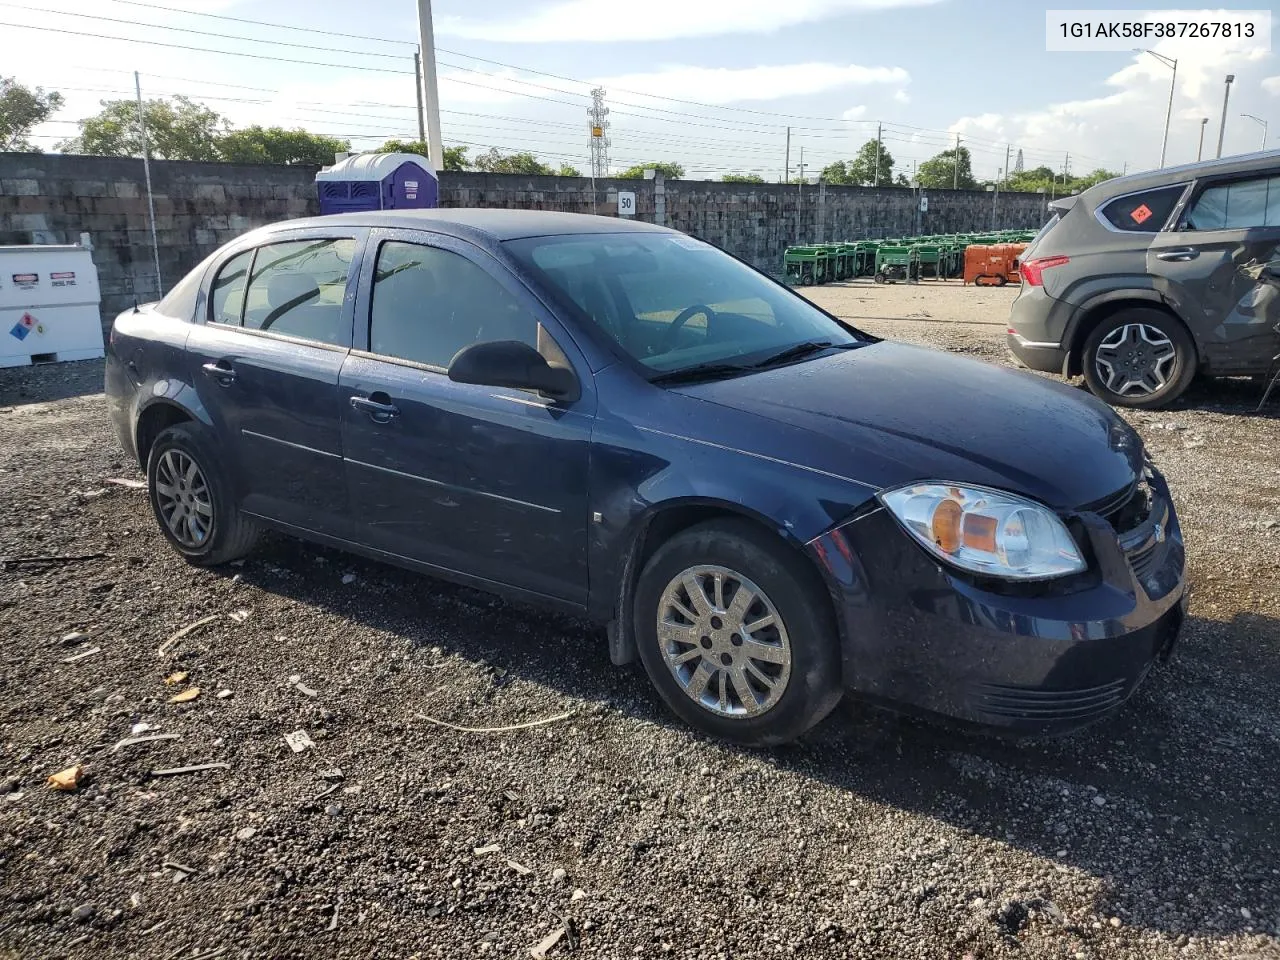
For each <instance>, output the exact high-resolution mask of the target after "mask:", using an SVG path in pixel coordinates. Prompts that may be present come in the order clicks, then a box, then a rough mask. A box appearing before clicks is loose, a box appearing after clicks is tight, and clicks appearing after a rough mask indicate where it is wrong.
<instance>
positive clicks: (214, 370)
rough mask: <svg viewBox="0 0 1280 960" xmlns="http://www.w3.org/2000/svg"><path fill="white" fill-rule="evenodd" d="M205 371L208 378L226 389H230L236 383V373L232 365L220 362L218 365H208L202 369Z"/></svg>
mask: <svg viewBox="0 0 1280 960" xmlns="http://www.w3.org/2000/svg"><path fill="white" fill-rule="evenodd" d="M200 369H201V370H203V371H204V375H205V376H206V377H211V378H212V379H214V380H217V381H218V383H219V384H220V385H222V386H224V387H229V386H231V384H233V383H235V382H236V372H235V370H233V369H232V368H231V365H230V364H227V363H224V362H223V361H221V360H219V361H218V362H217V363H206V364H205V365H204V366H202V367H201V368H200Z"/></svg>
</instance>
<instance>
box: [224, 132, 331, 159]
mask: <svg viewBox="0 0 1280 960" xmlns="http://www.w3.org/2000/svg"><path fill="white" fill-rule="evenodd" d="M350 149H351V141H349V140H338V139H336V138H334V137H326V136H323V135H321V134H318V133H308V132H307V131H306V130H285V129H284V128H283V127H260V126H257V125H256V124H255V125H254V126H252V127H245V128H244V129H242V130H230V131H228V132H227V133H224V134H223V135H222V136H220V137H219V138H218V157H219V158H220V159H222V160H226V161H227V162H228V163H282V164H283V163H309V164H315V165H316V166H323V165H325V164H328V163H333V155H334V154H335V153H342V152H344V151H348V150H350Z"/></svg>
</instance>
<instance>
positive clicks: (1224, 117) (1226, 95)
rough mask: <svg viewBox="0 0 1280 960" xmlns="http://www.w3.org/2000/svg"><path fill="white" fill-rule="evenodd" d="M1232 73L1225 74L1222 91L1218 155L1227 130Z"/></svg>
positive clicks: (1234, 77) (1233, 77)
mask: <svg viewBox="0 0 1280 960" xmlns="http://www.w3.org/2000/svg"><path fill="white" fill-rule="evenodd" d="M1235 79H1236V75H1235V74H1234V73H1228V74H1227V83H1226V89H1224V90H1223V92H1222V122H1221V123H1219V124H1218V156H1219V157H1221V156H1222V138H1223V136H1224V135H1225V134H1226V132H1227V101H1228V100H1230V99H1231V84H1232V83H1234V82H1235Z"/></svg>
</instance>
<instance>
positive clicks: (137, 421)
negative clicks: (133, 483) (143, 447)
mask: <svg viewBox="0 0 1280 960" xmlns="http://www.w3.org/2000/svg"><path fill="white" fill-rule="evenodd" d="M158 406H166V407H172V408H175V409H176V410H177V411H178V412H179V413H181V414H182V415H183V416H184V418H185V419H188V420H194V421H195V422H197V423H200V424H203V425H204V426H206V427H208V428H210V429H213V420H212V418H211V417H210V416H209V411H208V410H206V409H205V406H204V404H203V403H202V402H201V400H200V395H199V393H197V392H196V389H195V387H194V386H193V385H192V384H190V383H187V382H185V381H183V380H181V379H177V378H174V377H161V378H157V379H155V380H153V381H151V382H150V383H143V384H140V385H139V386H138V389H137V392H136V393H135V394H134V410H133V415H132V418H131V423H132V424H133V439H134V450H135V452H136V453H137V455H138V460H139V463H140V465H141V466H142V468H143V469H144V470H145V469H146V466H147V465H146V463H145V462H144V460H143V457H142V452H141V451H140V450H139V449H138V446H137V440H138V430H139V429H140V427H141V426H142V423H143V418H144V417H146V416H147V415H148V412H149V411H151V410H153V409H154V408H156V407H158Z"/></svg>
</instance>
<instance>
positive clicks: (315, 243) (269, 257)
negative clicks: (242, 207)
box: [244, 237, 356, 347]
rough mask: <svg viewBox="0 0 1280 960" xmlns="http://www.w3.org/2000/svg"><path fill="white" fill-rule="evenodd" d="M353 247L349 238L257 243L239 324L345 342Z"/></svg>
mask: <svg viewBox="0 0 1280 960" xmlns="http://www.w3.org/2000/svg"><path fill="white" fill-rule="evenodd" d="M355 247H356V244H355V241H354V240H352V239H350V238H348V237H342V238H334V237H325V238H318V239H315V240H292V241H289V242H288V243H271V244H267V245H266V246H263V247H259V248H258V251H257V252H258V255H257V257H256V259H255V260H254V261H253V275H252V276H251V277H250V278H249V284H248V288H247V290H246V292H245V297H244V301H245V306H244V326H245V327H246V328H247V329H250V330H264V331H269V332H271V333H281V334H285V335H286V336H290V337H301V338H302V339H304V340H315V341H317V342H319V343H329V344H333V345H334V346H339V347H348V346H350V345H351V329H350V325H349V324H347V323H346V322H345V321H344V319H343V312H342V301H343V297H344V295H345V293H346V289H347V275H348V273H350V271H351V258H352V257H353V256H354V254H355Z"/></svg>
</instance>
